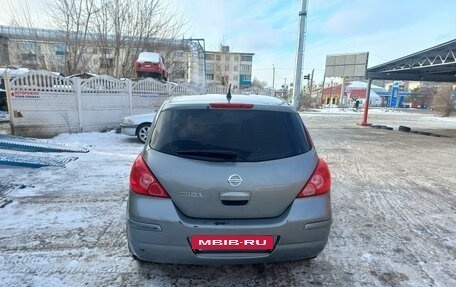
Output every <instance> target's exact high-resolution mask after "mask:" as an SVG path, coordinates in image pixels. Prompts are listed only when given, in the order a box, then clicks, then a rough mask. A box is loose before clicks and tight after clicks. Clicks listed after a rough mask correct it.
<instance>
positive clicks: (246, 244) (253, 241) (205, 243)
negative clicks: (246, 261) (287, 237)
mask: <svg viewBox="0 0 456 287" xmlns="http://www.w3.org/2000/svg"><path fill="white" fill-rule="evenodd" d="M191 245H192V249H193V250H196V251H270V250H272V249H273V248H274V236H272V235H194V236H192V238H191Z"/></svg>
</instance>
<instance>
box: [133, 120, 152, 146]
mask: <svg viewBox="0 0 456 287" xmlns="http://www.w3.org/2000/svg"><path fill="white" fill-rule="evenodd" d="M149 129H150V123H144V124H141V125H139V127H138V128H137V129H136V136H137V137H138V139H139V140H140V141H141V142H142V143H145V142H146V140H147V136H148V134H149Z"/></svg>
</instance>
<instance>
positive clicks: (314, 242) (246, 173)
mask: <svg viewBox="0 0 456 287" xmlns="http://www.w3.org/2000/svg"><path fill="white" fill-rule="evenodd" d="M158 113H159V114H158V115H157V117H156V121H155V122H154V123H153V124H152V126H151V131H150V132H151V135H150V136H149V137H148V141H147V142H146V143H145V146H144V150H143V151H142V153H141V154H140V155H139V156H138V157H137V158H136V160H135V162H134V164H133V167H132V170H131V175H130V192H129V198H128V207H127V236H128V246H129V248H130V251H131V252H132V254H133V256H134V257H135V258H136V259H139V260H142V261H151V262H162V263H182V264H245V263H260V262H274V261H288V260H299V259H307V258H313V257H316V256H317V255H318V254H319V253H320V252H321V251H322V250H323V248H324V246H325V245H326V242H327V240H328V236H329V231H330V226H331V206H330V193H329V192H330V188H331V178H330V172H329V169H328V166H327V164H326V163H325V161H324V160H322V159H320V158H319V157H318V155H317V152H316V150H315V147H314V146H313V143H312V141H311V139H310V136H309V133H308V132H307V130H306V128H305V126H304V124H303V122H302V120H301V118H300V116H299V114H298V113H297V112H296V110H295V109H294V108H293V107H292V106H290V105H288V104H287V103H285V102H283V101H282V100H279V99H277V98H272V97H266V96H246V95H243V96H241V95H234V96H232V98H231V95H228V97H225V96H224V95H202V96H182V97H174V98H171V99H170V100H169V101H167V102H165V103H164V104H163V105H162V107H161V109H160V110H159V111H158Z"/></svg>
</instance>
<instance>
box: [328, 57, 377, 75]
mask: <svg viewBox="0 0 456 287" xmlns="http://www.w3.org/2000/svg"><path fill="white" fill-rule="evenodd" d="M368 58H369V52H363V53H354V54H337V55H327V56H326V66H325V76H326V77H342V78H345V77H366V70H367V61H368Z"/></svg>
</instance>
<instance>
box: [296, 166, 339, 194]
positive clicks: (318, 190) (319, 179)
mask: <svg viewBox="0 0 456 287" xmlns="http://www.w3.org/2000/svg"><path fill="white" fill-rule="evenodd" d="M330 190H331V173H330V171H329V167H328V164H327V163H326V162H325V161H324V160H323V159H319V160H318V164H317V167H316V168H315V170H314V172H313V173H312V176H311V177H310V178H309V180H308V181H307V183H306V184H305V185H304V187H303V188H302V189H301V191H300V192H299V193H298V195H297V196H296V197H297V198H303V197H308V196H314V195H322V194H325V193H328V192H329V191H330Z"/></svg>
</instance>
